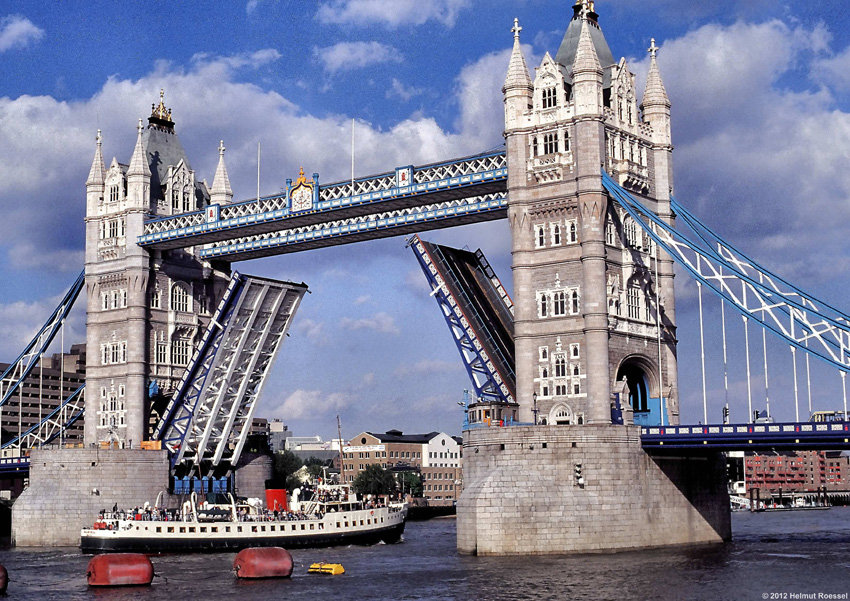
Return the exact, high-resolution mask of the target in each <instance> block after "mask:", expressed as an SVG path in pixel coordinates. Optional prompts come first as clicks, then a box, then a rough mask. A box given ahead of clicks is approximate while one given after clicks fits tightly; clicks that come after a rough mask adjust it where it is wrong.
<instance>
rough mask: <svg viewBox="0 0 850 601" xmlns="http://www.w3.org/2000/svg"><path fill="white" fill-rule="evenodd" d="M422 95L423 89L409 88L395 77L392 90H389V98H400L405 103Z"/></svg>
mask: <svg viewBox="0 0 850 601" xmlns="http://www.w3.org/2000/svg"><path fill="white" fill-rule="evenodd" d="M420 94H422V88H414V87H412V86H411V87H407V86H405V85H404V84H403V83H401V82H400V81H399V80H398V79H396V78H395V77H393V83H392V85H391V86H390V89H389V90H387V98H393V97H395V96H398V97H399V98H401V99H402V100H404V101H405V102H407V101H408V100H410V99H411V98H413V97H414V96H419V95H420Z"/></svg>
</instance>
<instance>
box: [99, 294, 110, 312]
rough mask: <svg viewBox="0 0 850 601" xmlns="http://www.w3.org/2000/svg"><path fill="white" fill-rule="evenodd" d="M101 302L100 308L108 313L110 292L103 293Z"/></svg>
mask: <svg viewBox="0 0 850 601" xmlns="http://www.w3.org/2000/svg"><path fill="white" fill-rule="evenodd" d="M100 301H101V302H100V308H101V309H103V310H104V311H108V310H109V293H108V292H102V293H101V295H100Z"/></svg>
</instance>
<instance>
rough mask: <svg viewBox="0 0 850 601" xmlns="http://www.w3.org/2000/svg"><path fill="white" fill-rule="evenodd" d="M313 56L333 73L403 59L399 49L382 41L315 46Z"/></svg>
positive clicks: (396, 61) (326, 69)
mask: <svg viewBox="0 0 850 601" xmlns="http://www.w3.org/2000/svg"><path fill="white" fill-rule="evenodd" d="M313 56H314V57H315V58H316V60H318V61H319V62H320V63H322V66H323V67H324V69H325V71H327V72H328V73H330V74H331V75H334V74H336V73H339V72H340V71H352V70H354V69H362V68H364V67H369V66H371V65H379V64H382V63H391V62H395V63H398V62H401V60H402V59H401V55H400V54H399V51H398V50H396V49H395V48H393V47H392V46H388V45H387V44H381V43H380V42H339V43H338V44H334V45H333V46H326V47H324V48H319V47H315V48H313Z"/></svg>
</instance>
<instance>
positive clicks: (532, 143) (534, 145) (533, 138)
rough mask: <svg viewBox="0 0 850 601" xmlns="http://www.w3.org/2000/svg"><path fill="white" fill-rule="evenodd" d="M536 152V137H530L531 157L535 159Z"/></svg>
mask: <svg viewBox="0 0 850 601" xmlns="http://www.w3.org/2000/svg"><path fill="white" fill-rule="evenodd" d="M538 154H539V153H538V151H537V136H531V156H533V157H536V156H537V155H538Z"/></svg>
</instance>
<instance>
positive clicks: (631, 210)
mask: <svg viewBox="0 0 850 601" xmlns="http://www.w3.org/2000/svg"><path fill="white" fill-rule="evenodd" d="M602 179H603V185H604V186H605V189H606V190H608V192H609V193H610V194H611V195H612V197H613V198H614V199H615V200H616V201H617V202H618V204H620V206H622V207H623V209H625V211H626V212H627V213H628V214H629V215H630V216H631V218H632V219H634V220H635V222H637V223H638V224H639V225H640V226H641V227H642V228H643V229H644V230H645V231H646V232H647V233H648V234H649V236H650V237H651V238H652V239H653V240H654V241H655V242H656V243H657V244H658V245H659V246H660V247H661V248H662V249H663V250H664V251H666V252H667V253H668V254H669V255H670V256H671V257H672V258H673V260H674V261H676V262H677V263H679V264H680V265H682V266H684V267H685V268H686V269H687V270H688V271H689V272H690V273H691V274H692V275H693V276H694V278H696V279H697V281H699V282H701V283H702V284H704V285H705V286H707V287H708V288H709V289H710V290H712V291H713V292H714V293H715V294H716V295H718V296H719V297H721V298H722V299H723V300H724V301H725V302H727V303H728V304H729V305H730V306H732V307H734V308H735V310H737V311H738V312H739V313H740V314H741V315H743V316H744V317H745V318H746V319H752V320H754V321H756V322H758V323H759V324H761V325H762V326H763V327H765V328H767V329H768V330H770V331H772V332H773V333H774V334H776V335H778V336H779V337H781V338H783V339H784V340H785V341H787V342H788V344H790V345H791V346H792V347H793V348H797V349H801V350H803V351H805V352H807V353H811V354H812V355H814V356H816V357H818V358H820V359H822V360H823V361H826V362H827V363H829V364H831V365H833V366H834V367H837V368H838V369H839V370H841V371H842V372H845V373H846V372H847V371H850V317H848V316H847V315H845V314H844V313H842V312H840V311H838V310H837V309H835V308H833V307H831V306H829V305H828V304H826V303H824V302H821V301H819V300H817V299H815V298H814V297H812V296H811V295H809V294H806V293H805V292H803V291H802V290H800V289H799V288H796V287H794V286H792V285H791V284H789V283H788V282H786V281H785V280H783V279H782V278H780V277H778V276H777V275H775V274H773V273H771V272H769V271H768V270H766V269H765V268H763V267H761V266H760V265H759V264H758V263H756V262H755V261H752V260H750V259H748V258H747V257H746V256H745V255H743V254H742V253H741V252H739V251H738V250H736V249H735V248H734V247H732V246H731V245H729V244H727V243H725V242H724V241H723V240H722V239H721V238H720V237H718V236H717V235H716V234H714V233H712V232H711V231H710V230H709V229H708V228H707V227H705V226H704V225H702V224H701V223H700V222H699V221H697V220H696V218H695V217H694V216H693V215H691V214H690V213H689V212H688V211H686V210H685V209H684V207H682V206H681V205H680V204H678V203H676V202H675V200H671V206H672V207H673V209H674V211H675V212H676V214H677V215H678V216H679V217H680V219H681V221H682V222H683V223H685V224H686V225H687V226H688V227H689V228H690V229H691V231H692V232H693V233H694V235H695V237H696V238H697V239H696V240H693V239H689V238H687V237H685V236H684V235H683V234H682V233H681V232H679V231H677V230H676V229H674V228H672V227H670V226H669V225H668V224H667V223H666V222H664V221H663V220H662V219H660V218H658V217H657V216H656V215H655V214H654V213H652V211H649V210H647V209H646V208H645V207H644V206H643V205H641V203H640V202H638V201H637V200H636V199H635V198H634V197H633V196H632V195H631V194H629V193H628V192H626V191H625V190H624V189H623V188H621V187H620V186H618V185H617V184H616V183H615V182H614V181H613V180H612V179H611V177H610V176H609V175H608V174H607V173H605V172H604V171H603V173H602Z"/></svg>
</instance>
